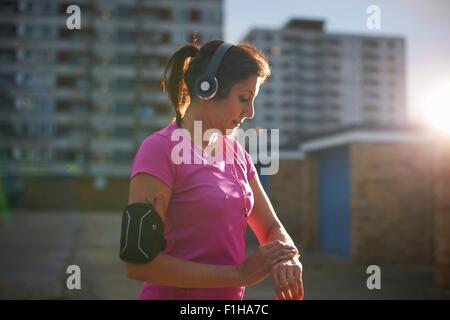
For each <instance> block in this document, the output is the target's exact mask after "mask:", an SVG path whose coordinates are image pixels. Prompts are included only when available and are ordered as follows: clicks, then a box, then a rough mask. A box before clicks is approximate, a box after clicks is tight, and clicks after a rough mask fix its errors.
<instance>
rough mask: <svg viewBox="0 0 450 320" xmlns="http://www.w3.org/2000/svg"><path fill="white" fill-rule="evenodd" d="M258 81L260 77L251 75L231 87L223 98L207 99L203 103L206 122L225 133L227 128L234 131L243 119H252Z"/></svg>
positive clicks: (259, 81)
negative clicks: (206, 101)
mask: <svg viewBox="0 0 450 320" xmlns="http://www.w3.org/2000/svg"><path fill="white" fill-rule="evenodd" d="M260 83H261V78H259V77H258V76H256V75H255V76H251V77H249V78H248V79H246V80H242V81H239V82H237V83H236V84H235V85H234V86H233V87H231V89H230V92H229V94H228V96H227V97H226V98H225V99H223V100H218V101H216V100H214V99H213V100H211V101H208V103H206V105H205V108H206V110H205V111H206V112H205V114H206V117H207V119H206V121H207V123H209V124H210V126H211V127H213V128H216V129H219V130H220V132H221V133H222V134H224V135H225V134H227V129H231V130H233V131H234V129H236V128H237V127H239V125H240V124H241V123H242V122H243V121H244V120H246V119H252V118H253V116H254V112H255V111H254V105H253V103H254V101H255V97H256V96H257V95H258V92H259V86H260ZM229 133H230V132H229Z"/></svg>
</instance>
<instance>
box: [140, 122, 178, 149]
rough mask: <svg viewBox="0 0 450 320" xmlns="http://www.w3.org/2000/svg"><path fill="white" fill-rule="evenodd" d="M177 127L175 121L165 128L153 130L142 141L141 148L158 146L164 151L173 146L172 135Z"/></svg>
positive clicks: (157, 147)
mask: <svg viewBox="0 0 450 320" xmlns="http://www.w3.org/2000/svg"><path fill="white" fill-rule="evenodd" d="M175 128H176V124H175V123H170V124H168V125H167V126H165V127H164V128H161V129H159V130H157V131H155V132H152V133H151V134H149V135H148V136H147V137H145V138H144V140H143V141H142V143H141V149H142V148H144V149H149V148H152V149H153V148H156V149H157V150H158V151H163V150H164V149H168V148H170V147H171V139H170V137H171V135H172V132H173V130H174V129H175Z"/></svg>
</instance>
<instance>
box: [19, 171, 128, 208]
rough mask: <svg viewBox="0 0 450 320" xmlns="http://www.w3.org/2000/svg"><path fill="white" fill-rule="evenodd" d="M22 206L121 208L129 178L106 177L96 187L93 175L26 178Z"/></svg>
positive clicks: (126, 197)
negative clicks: (102, 183) (99, 186)
mask: <svg viewBox="0 0 450 320" xmlns="http://www.w3.org/2000/svg"><path fill="white" fill-rule="evenodd" d="M22 179H23V186H24V193H23V195H22V199H21V206H22V207H24V208H29V209H63V210H68V209H76V210H90V209H94V210H121V209H122V208H123V207H124V206H126V204H127V201H128V187H129V179H128V178H112V177H111V178H107V179H106V182H107V183H106V185H105V188H104V189H96V188H95V186H94V179H93V178H91V177H23V178H22Z"/></svg>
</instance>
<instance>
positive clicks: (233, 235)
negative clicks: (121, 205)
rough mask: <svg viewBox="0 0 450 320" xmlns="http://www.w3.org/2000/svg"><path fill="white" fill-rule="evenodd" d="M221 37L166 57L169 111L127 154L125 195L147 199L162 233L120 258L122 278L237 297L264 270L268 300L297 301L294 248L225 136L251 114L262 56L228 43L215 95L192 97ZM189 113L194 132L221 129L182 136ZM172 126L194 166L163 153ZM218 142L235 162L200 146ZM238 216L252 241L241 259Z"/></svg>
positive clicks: (192, 294)
mask: <svg viewBox="0 0 450 320" xmlns="http://www.w3.org/2000/svg"><path fill="white" fill-rule="evenodd" d="M222 43H223V41H220V40H213V41H210V42H208V43H206V44H204V45H203V46H201V48H199V47H198V46H196V45H186V46H184V47H182V48H181V49H179V50H178V51H177V52H176V53H174V55H173V56H172V57H171V58H170V60H169V62H168V64H167V67H166V69H165V72H164V79H163V82H162V84H163V88H164V89H165V90H166V91H167V93H168V95H169V97H170V99H171V101H172V103H173V105H174V108H175V112H176V117H175V119H174V121H173V122H172V123H170V124H169V125H167V126H166V127H164V128H163V129H161V130H159V131H157V132H155V133H153V134H151V135H150V136H148V137H147V138H146V139H145V140H144V142H143V143H142V145H141V147H140V149H139V151H138V153H137V154H136V156H135V159H134V161H133V165H132V172H131V182H130V191H129V201H128V203H129V204H135V203H150V204H152V206H153V207H154V208H155V210H156V211H157V213H158V214H159V215H160V218H161V221H162V223H163V225H164V238H165V240H166V246H165V249H164V250H163V251H162V252H161V253H159V254H158V255H157V256H156V257H155V258H154V259H153V260H151V261H150V262H148V263H144V264H142V263H140V264H139V263H126V269H127V274H128V277H129V278H131V279H136V280H141V281H144V282H145V283H144V285H143V287H142V290H141V292H140V295H139V297H138V298H139V299H242V298H243V294H244V289H245V286H250V285H253V284H256V283H258V282H260V281H262V280H263V279H264V278H266V277H267V276H268V275H269V274H271V275H272V279H273V284H274V289H275V292H276V298H277V299H303V284H302V265H301V263H300V261H299V259H298V258H299V254H298V251H297V249H296V247H295V245H294V243H293V241H292V239H291V238H290V236H289V235H288V234H287V232H286V230H285V228H284V227H283V225H282V224H281V223H280V221H279V219H278V218H277V216H276V214H275V212H274V209H273V207H272V205H271V204H270V201H269V199H268V197H267V196H266V194H265V192H264V190H263V188H262V186H261V184H260V182H259V179H258V176H257V174H256V170H255V167H254V165H253V163H252V161H251V159H250V156H249V154H248V153H247V152H246V151H245V149H244V148H243V147H241V146H240V145H239V144H238V143H236V139H234V138H233V137H232V136H231V135H227V133H229V130H230V129H235V128H236V127H238V126H239V124H240V123H241V122H242V121H244V120H245V119H251V118H253V116H254V106H253V101H254V99H255V97H256V96H257V94H258V91H259V86H260V84H261V83H262V82H264V80H265V79H266V78H267V77H268V76H269V75H270V69H269V66H268V62H267V59H266V57H265V56H264V55H263V54H262V53H261V52H259V51H258V50H257V49H255V48H254V47H253V46H252V45H250V44H245V43H241V44H239V45H236V46H231V47H230V48H229V49H228V50H227V51H226V53H225V54H224V56H223V59H222V60H221V62H220V65H219V67H218V69H217V72H216V73H215V76H216V78H217V81H218V91H217V93H216V95H215V96H214V98H212V99H209V100H206V99H200V98H199V96H198V94H196V92H197V91H196V90H195V88H194V86H195V83H196V80H197V79H198V78H199V77H200V76H201V75H202V74H203V73H204V72H205V70H206V69H207V67H208V65H209V63H210V62H211V58H212V57H213V55H214V53H215V52H216V50H217V49H218V47H219V46H220V45H221V44H222ZM169 70H170V73H169ZM194 121H201V125H202V130H203V132H201V136H203V133H204V132H206V130H208V129H217V130H218V131H219V132H220V134H219V135H215V136H214V137H215V140H214V139H209V141H203V142H200V143H197V142H196V141H193V140H191V139H190V137H194V136H195V135H194ZM180 129H183V130H184V131H183V132H185V133H186V135H185V137H184V138H186V139H187V140H185V141H188V143H189V144H190V147H191V151H192V154H191V155H193V157H194V158H197V159H196V160H200V162H201V164H198V162H195V161H194V163H181V164H180V163H178V164H176V163H174V161H173V153H172V151H173V150H174V147H175V145H176V144H177V143H178V142H179V141H173V134H174V131H176V130H180ZM211 137H212V136H211ZM194 140H195V139H194ZM217 143H220V144H222V146H223V147H224V148H223V149H222V150H228V151H230V150H232V154H233V155H234V156H235V158H234V159H235V160H237V158H238V157H239V155H241V156H242V157H241V158H240V160H241V161H236V163H231V164H230V163H224V162H223V161H219V162H217V161H210V160H211V159H212V158H213V157H214V156H216V155H217V154H213V153H211V154H210V153H208V151H207V150H208V148H209V147H211V146H212V145H214V144H217ZM214 150H217V149H214ZM219 150H220V149H219ZM247 224H248V225H249V226H250V227H251V228H252V230H253V231H254V232H255V234H256V236H257V238H258V241H259V242H260V246H259V247H258V248H257V249H256V250H255V251H254V252H253V253H252V254H251V255H250V256H249V257H247V258H246V256H245V234H246V226H247Z"/></svg>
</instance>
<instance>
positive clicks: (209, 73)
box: [194, 42, 234, 100]
mask: <svg viewBox="0 0 450 320" xmlns="http://www.w3.org/2000/svg"><path fill="white" fill-rule="evenodd" d="M233 46H234V45H233V44H231V43H228V42H224V43H222V44H221V45H220V46H219V47H218V48H217V49H216V50H215V52H214V54H213V56H212V58H211V61H210V62H209V64H208V67H207V68H206V72H205V73H203V74H202V75H201V76H200V77H199V78H198V79H197V80H196V81H195V86H194V87H195V93H196V95H197V97H199V98H200V99H202V100H211V99H212V98H214V96H215V95H216V93H217V90H218V89H219V83H218V82H217V78H216V72H217V69H219V66H220V63H221V62H222V59H223V57H224V56H225V53H226V52H227V51H228V49H230V48H231V47H233Z"/></svg>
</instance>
